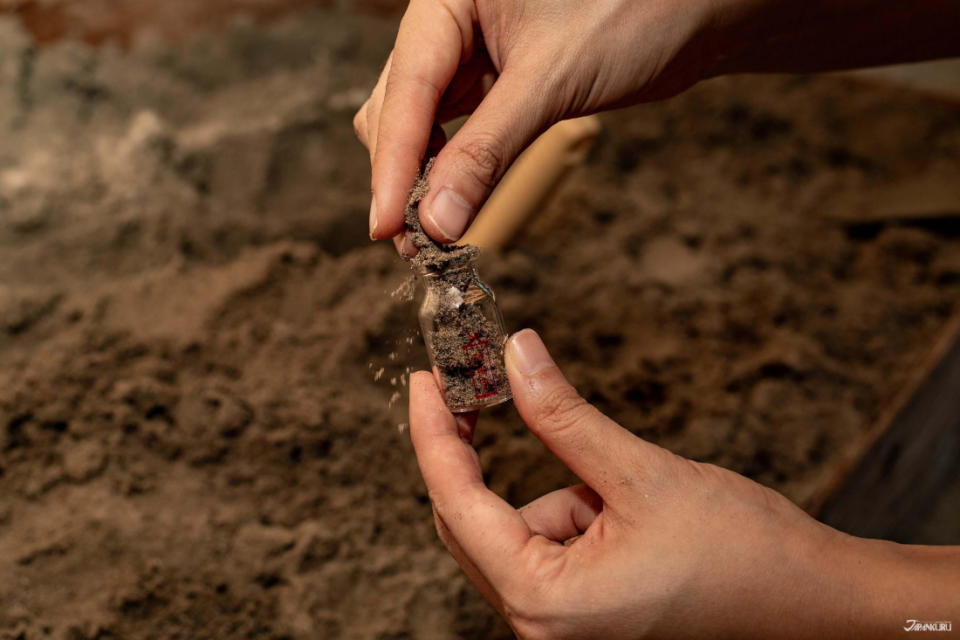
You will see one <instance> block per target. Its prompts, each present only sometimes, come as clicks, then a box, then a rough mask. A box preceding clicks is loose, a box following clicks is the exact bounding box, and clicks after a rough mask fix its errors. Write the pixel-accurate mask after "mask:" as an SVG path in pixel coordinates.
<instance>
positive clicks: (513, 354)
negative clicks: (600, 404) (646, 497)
mask: <svg viewBox="0 0 960 640" xmlns="http://www.w3.org/2000/svg"><path fill="white" fill-rule="evenodd" d="M505 358H506V365H507V374H508V375H509V377H510V387H511V389H512V391H513V399H514V404H515V405H516V407H517V410H518V411H519V412H520V417H521V418H523V420H524V422H526V423H527V426H528V427H529V428H530V431H532V432H533V433H534V435H536V436H537V437H538V438H540V440H541V441H542V442H543V443H544V444H545V445H546V446H547V448H549V449H550V450H551V451H552V452H553V453H554V454H555V455H556V456H557V457H558V458H560V460H562V461H563V463H564V464H566V465H567V467H569V468H570V470H571V471H573V472H574V473H575V474H577V476H579V477H580V479H581V480H583V481H584V482H585V483H586V484H587V485H588V486H590V487H591V488H592V489H593V490H594V491H596V492H597V493H598V494H600V495H601V496H603V497H604V498H607V499H609V498H610V496H611V494H613V493H615V492H616V491H618V490H620V489H622V488H624V487H628V486H629V485H631V484H632V483H633V482H634V481H635V479H636V478H637V476H642V475H649V474H655V473H657V469H658V464H657V463H658V460H659V459H660V454H662V453H663V452H664V450H663V449H660V448H659V447H657V446H655V445H653V444H650V443H648V442H646V441H645V440H642V439H641V438H638V437H637V436H635V435H633V434H632V433H630V432H629V431H627V430H626V429H624V428H623V427H621V426H620V425H618V424H617V423H616V422H614V421H613V420H611V419H610V418H608V417H606V416H605V415H603V414H602V413H600V411H598V410H597V409H596V408H595V407H594V406H593V405H591V404H589V403H588V402H587V401H586V400H584V399H583V398H582V397H580V395H579V394H578V393H577V391H576V390H575V389H574V388H573V387H572V386H570V383H568V382H567V380H566V378H564V377H563V374H562V373H561V372H560V369H559V368H557V365H556V364H555V363H554V361H553V359H552V358H551V357H550V354H549V353H548V352H547V349H546V347H545V346H544V344H543V342H542V341H541V340H540V337H539V336H538V335H537V334H536V332H534V331H533V330H531V329H524V330H523V331H520V332H519V333H516V334H514V335H513V336H512V337H511V338H510V340H509V341H508V342H507V346H506V351H505Z"/></svg>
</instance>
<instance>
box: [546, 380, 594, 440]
mask: <svg viewBox="0 0 960 640" xmlns="http://www.w3.org/2000/svg"><path fill="white" fill-rule="evenodd" d="M590 412H591V406H590V404H589V403H588V402H587V401H586V400H584V399H583V397H581V396H580V394H578V393H577V392H576V391H574V390H573V388H572V387H568V386H562V387H559V388H556V389H552V390H549V391H546V392H544V394H543V395H542V396H541V398H540V402H539V403H538V405H537V410H536V414H535V417H536V424H537V426H538V427H539V428H540V430H541V431H546V432H550V433H552V434H556V433H558V432H561V431H564V430H566V429H568V428H570V427H572V426H575V425H577V424H578V423H579V422H581V421H582V420H583V419H584V418H587V417H588V416H589V415H590Z"/></svg>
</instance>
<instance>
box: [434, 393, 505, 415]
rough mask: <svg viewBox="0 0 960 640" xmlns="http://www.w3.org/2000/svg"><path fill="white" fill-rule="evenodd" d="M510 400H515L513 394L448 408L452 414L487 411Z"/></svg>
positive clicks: (448, 406)
mask: <svg viewBox="0 0 960 640" xmlns="http://www.w3.org/2000/svg"><path fill="white" fill-rule="evenodd" d="M508 400H513V394H512V393H506V394H501V395H497V396H493V397H491V398H484V399H483V400H479V401H477V402H472V403H470V404H463V405H457V406H453V407H452V406H450V405H449V404H448V405H447V408H448V409H450V413H467V412H469V411H479V410H480V409H486V408H488V407H495V406H497V405H498V404H503V403H504V402H506V401H508Z"/></svg>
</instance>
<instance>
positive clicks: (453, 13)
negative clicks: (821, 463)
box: [354, 0, 960, 639]
mask: <svg viewBox="0 0 960 640" xmlns="http://www.w3.org/2000/svg"><path fill="white" fill-rule="evenodd" d="M949 55H960V0H950V1H948V0H914V1H912V2H911V1H907V0H847V1H844V2H841V1H838V0H833V1H827V0H596V1H592V2H582V1H579V0H413V1H412V2H411V4H410V6H409V8H408V10H407V12H406V14H405V15H404V18H403V21H402V23H401V26H400V30H399V33H398V36H397V41H396V44H395V47H394V50H393V52H392V53H391V55H390V58H389V59H388V61H387V63H386V65H385V68H384V70H383V73H382V74H381V77H380V80H379V81H378V83H377V85H376V87H375V88H374V90H373V92H372V94H371V97H370V99H369V100H368V101H367V102H366V103H365V104H364V105H363V107H362V108H361V109H360V111H359V112H358V113H357V116H356V118H355V119H354V126H355V129H356V131H357V135H358V137H359V138H360V140H361V142H363V144H364V145H365V146H366V147H367V148H368V150H369V151H370V158H371V165H372V183H371V187H372V192H373V197H372V201H371V207H370V236H371V238H372V239H387V238H393V240H394V243H395V244H397V246H398V249H400V250H401V251H404V252H407V253H409V252H410V251H411V247H410V245H409V243H407V244H406V245H404V239H403V237H402V235H401V234H402V232H403V229H404V224H403V210H404V206H405V204H406V200H407V193H408V191H409V190H410V188H411V186H412V185H413V183H414V180H415V178H416V176H417V174H418V172H419V170H420V167H421V164H422V162H423V159H424V157H425V156H427V155H431V156H432V155H435V154H436V155H437V159H436V162H435V163H434V165H433V170H432V172H431V174H430V176H429V180H430V185H431V189H430V193H429V194H428V195H427V197H426V198H425V199H424V200H423V201H422V202H421V205H420V217H421V221H422V222H423V226H424V228H425V230H426V231H427V232H428V233H429V234H430V235H431V236H432V237H434V238H435V239H436V240H438V241H441V242H450V241H454V240H456V239H458V238H459V237H460V236H461V235H462V233H463V232H464V230H465V229H466V228H467V227H468V226H469V223H470V222H471V221H472V220H473V217H474V216H475V214H476V212H477V211H478V210H479V208H480V206H481V205H482V204H483V202H484V201H485V200H486V198H487V196H488V195H489V193H490V191H491V190H492V188H493V187H494V186H495V185H496V183H497V181H498V180H499V179H500V178H501V177H502V176H503V174H504V173H505V172H506V170H507V168H508V167H509V166H510V164H511V163H512V162H513V160H514V159H515V158H516V156H517V155H518V154H519V153H520V152H521V151H522V150H523V148H524V147H525V146H526V145H527V144H529V143H530V142H531V141H532V140H533V139H534V138H535V137H536V136H537V135H538V134H539V133H541V132H542V131H544V130H545V129H546V128H548V127H549V126H550V125H551V124H553V123H555V122H557V121H559V120H562V119H564V118H569V117H574V116H580V115H586V114H589V113H593V112H596V111H601V110H604V109H609V108H613V107H619V106H625V105H629V104H634V103H638V102H644V101H649V100H656V99H660V98H665V97H668V96H671V95H674V94H676V93H678V92H680V91H683V90H684V89H686V88H688V87H689V86H691V85H693V84H695V83H696V82H698V81H699V80H701V79H704V78H708V77H711V76H715V75H720V74H724V73H737V72H746V71H813V70H823V69H832V68H848V67H855V66H863V65H869V64H881V63H890V62H898V61H912V60H920V59H927V58H934V57H944V56H949ZM467 114H470V115H469V117H468V118H467V120H466V122H465V123H464V124H463V126H462V127H461V128H460V129H459V131H458V132H457V133H456V134H455V135H454V136H453V137H452V138H451V139H450V140H449V141H447V140H446V138H445V136H444V133H443V131H442V129H440V128H439V126H438V123H443V122H446V121H447V120H450V119H452V118H455V117H458V116H461V115H467ZM506 357H507V368H508V373H509V375H510V379H511V386H512V388H513V392H514V397H515V403H516V406H517V409H518V410H519V412H520V415H521V416H522V417H523V418H524V420H525V421H526V422H527V424H528V426H529V427H530V429H531V431H533V432H534V434H535V435H537V436H538V437H539V438H540V439H541V440H543V441H544V443H545V444H546V445H547V446H548V447H549V448H550V449H551V450H552V451H553V452H554V453H555V454H556V455H557V456H558V457H559V458H560V459H561V460H562V461H563V462H564V463H566V464H567V465H568V466H569V467H570V468H571V470H573V471H574V472H575V473H576V474H577V475H578V476H579V477H580V478H581V479H582V480H583V481H584V485H581V486H579V487H572V488H568V489H564V490H560V491H558V492H554V493H552V494H548V495H547V496H544V497H542V498H540V499H539V500H537V501H535V502H534V503H532V504H530V505H528V506H527V507H524V508H523V509H521V510H519V511H518V510H515V509H513V508H512V507H510V506H509V505H508V504H507V503H505V502H504V501H503V500H501V499H500V498H498V497H497V496H496V495H495V494H493V493H491V492H490V491H489V490H488V489H487V488H486V487H485V486H484V485H483V482H482V476H481V473H480V467H479V464H478V460H477V457H476V453H475V452H474V451H473V449H472V448H471V447H470V445H469V442H470V437H471V434H472V430H473V423H472V420H470V419H467V418H463V417H457V418H455V417H454V416H452V415H451V414H450V413H449V412H448V411H447V409H446V407H445V405H444V403H443V400H442V398H441V396H440V394H439V392H438V390H437V388H436V385H435V383H434V381H433V378H432V377H431V376H430V375H429V374H418V375H417V376H414V377H413V378H412V380H411V396H410V413H411V437H412V439H413V442H414V446H415V448H416V451H417V458H418V462H419V464H420V468H421V471H422V473H423V477H424V480H425V482H426V484H427V487H428V489H429V491H430V496H431V500H432V502H433V505H434V513H435V520H436V524H437V529H438V531H439V533H440V536H441V538H442V539H443V541H444V543H445V544H446V545H447V547H448V548H449V549H450V551H451V553H452V554H453V555H454V557H455V558H456V559H457V561H458V562H459V563H460V565H461V566H462V567H463V569H464V571H465V572H466V573H467V575H468V576H470V578H471V580H472V581H473V582H474V584H476V585H477V587H478V588H479V589H480V591H481V592H482V593H483V594H484V595H485V596H486V597H487V599H488V600H489V601H490V602H491V603H492V604H493V605H494V606H495V607H496V608H497V609H498V610H499V611H500V613H501V614H502V615H503V616H504V617H505V618H506V619H507V620H508V621H509V623H510V624H511V626H512V627H513V629H514V630H515V631H516V632H517V634H518V635H519V636H520V637H522V638H567V637H569V638H605V639H606V638H609V639H613V638H640V637H652V638H653V637H655V638H672V637H677V638H684V637H689V638H703V637H709V638H724V637H736V638H751V637H757V638H822V637H830V638H843V637H851V638H854V637H858V638H862V637H871V638H873V637H877V638H882V637H886V636H893V635H898V636H899V635H900V634H902V633H903V626H904V624H905V621H906V620H909V619H919V620H956V619H958V618H960V610H958V608H960V604H958V602H960V599H958V598H957V597H956V594H957V593H960V550H958V549H957V548H955V547H941V548H925V547H910V546H900V545H894V544H892V543H888V542H882V541H874V540H863V539H857V538H853V537H851V536H847V535H845V534H842V533H839V532H837V531H835V530H832V529H830V528H829V527H826V526H825V525H822V524H820V523H818V522H816V521H815V520H813V519H812V518H810V517H809V516H807V515H806V514H804V513H803V512H802V511H801V510H799V509H798V508H796V507H795V506H794V505H792V504H791V503H790V502H789V501H787V500H786V499H785V498H783V497H782V496H780V495H778V494H777V493H775V492H773V491H771V490H769V489H766V488H763V487H761V486H759V485H757V484H755V483H753V482H751V481H749V480H747V479H746V478H743V477H742V476H739V475H737V474H735V473H732V472H730V471H726V470H723V469H720V468H717V467H714V466H711V465H703V464H699V463H695V462H692V461H689V460H684V459H682V458H679V457H677V456H675V455H673V454H671V453H669V452H667V451H665V450H663V449H660V448H659V447H656V446H653V445H651V444H649V443H646V442H644V441H643V440H640V439H639V438H636V437H634V436H632V435H631V434H630V433H629V432H628V431H626V430H625V429H623V428H622V427H620V426H618V425H616V424H615V423H613V422H611V421H610V420H608V419H606V418H605V417H603V416H601V415H600V414H599V413H598V412H597V411H596V410H595V409H593V408H592V407H590V406H589V405H588V404H586V403H585V402H584V401H583V400H582V399H580V398H579V397H578V396H577V395H576V393H575V392H574V391H573V390H572V388H570V387H569V385H567V384H566V382H565V381H564V380H563V378H562V375H561V374H560V373H559V371H558V370H557V369H556V367H555V365H553V364H552V361H551V360H549V356H547V355H546V351H545V349H544V348H543V346H542V343H540V341H539V339H538V338H536V336H535V334H532V333H528V332H522V333H521V334H519V335H518V336H516V337H514V338H513V339H511V341H510V342H509V344H508V346H507V350H506ZM581 534H582V535H581ZM576 536H579V537H578V538H577V540H576V542H574V543H572V544H562V542H563V541H567V540H569V539H571V538H573V537H576Z"/></svg>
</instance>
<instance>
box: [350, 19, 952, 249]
mask: <svg viewBox="0 0 960 640" xmlns="http://www.w3.org/2000/svg"><path fill="white" fill-rule="evenodd" d="M951 55H960V0H844V1H839V0H595V1H591V2H582V1H581V0H412V2H411V3H410V5H409V7H408V9H407V11H406V13H405V15H404V17H403V20H402V22H401V24H400V29H399V33H398V35H397V40H396V43H395V46H394V49H393V52H392V53H391V55H390V57H389V59H388V60H387V63H386V65H385V67H384V70H383V73H382V74H381V77H380V80H379V82H378V83H377V85H376V87H375V88H374V90H373V92H372V94H371V96H370V99H369V100H368V101H367V102H366V103H365V104H364V105H363V106H362V107H361V108H360V110H359V111H358V112H357V115H356V117H355V119H354V126H355V129H356V131H357V135H358V137H359V138H360V140H361V141H362V142H363V143H364V145H366V147H367V148H368V150H369V151H370V159H371V165H372V181H371V189H372V198H371V206H370V236H371V238H372V239H387V238H394V242H395V243H396V244H397V245H398V247H399V246H400V243H401V242H402V237H401V236H400V235H399V234H401V233H402V232H403V228H404V226H403V210H404V205H405V204H406V199H407V193H408V191H409V190H410V188H411V187H412V185H413V183H414V180H415V179H416V176H417V173H418V171H419V170H420V166H421V163H422V161H423V159H424V156H425V155H426V154H427V152H428V148H429V150H430V155H433V154H434V153H438V155H437V160H436V162H435V164H434V166H433V170H432V173H431V175H430V185H431V190H430V193H429V194H428V195H427V197H426V198H425V199H424V200H423V202H422V203H421V205H420V217H421V221H422V222H423V226H424V229H425V230H426V231H427V233H429V234H430V235H431V236H432V237H433V238H434V239H436V240H438V241H441V242H451V241H454V240H456V239H458V238H459V237H460V236H461V235H462V234H463V232H464V231H465V229H466V228H467V227H468V225H469V224H470V222H471V221H472V220H473V218H474V216H475V215H476V213H477V211H479V209H480V207H481V206H482V204H483V203H484V201H485V200H486V198H487V196H488V195H489V194H490V192H491V190H492V189H493V187H494V186H495V185H496V183H497V182H498V181H499V179H500V178H501V177H502V176H503V174H504V173H505V172H506V170H507V169H508V168H509V166H510V164H511V163H512V162H513V161H514V159H515V158H516V157H517V155H518V154H519V153H520V152H521V151H522V150H523V149H524V148H525V147H526V146H527V145H528V144H529V143H530V142H532V141H533V140H534V139H535V138H536V136H537V135H538V134H540V133H541V132H542V131H544V130H545V129H546V128H548V127H549V126H550V125H552V124H553V123H555V122H557V121H559V120H562V119H565V118H570V117H575V116H581V115H586V114H589V113H594V112H597V111H601V110H604V109H610V108H613V107H619V106H625V105H629V104H634V103H638V102H644V101H650V100H656V99H660V98H665V97H668V96H671V95H673V94H676V93H678V92H680V91H682V90H684V89H686V88H688V87H689V86H691V85H693V84H695V83H696V82H698V81H700V80H701V79H704V78H708V77H712V76H715V75H719V74H724V73H738V72H747V71H814V70H824V69H837V68H851V67H856V66H865V65H871V64H884V63H892V62H906V61H914V60H921V59H929V58H935V57H945V56H951ZM466 114H470V117H469V118H468V119H467V120H466V122H465V123H464V124H463V126H462V127H461V128H460V129H459V131H458V132H457V133H456V134H455V135H454V136H453V137H452V138H451V139H450V140H449V141H447V140H446V139H445V136H444V133H443V130H442V129H440V127H439V126H437V124H438V123H443V122H446V121H448V120H450V119H452V118H455V117H458V116H461V115H466ZM407 249H408V250H409V249H410V246H409V244H408V246H407Z"/></svg>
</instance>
